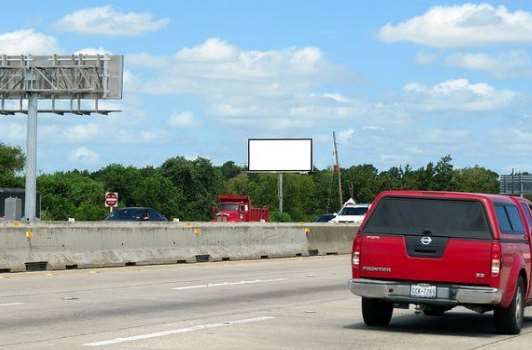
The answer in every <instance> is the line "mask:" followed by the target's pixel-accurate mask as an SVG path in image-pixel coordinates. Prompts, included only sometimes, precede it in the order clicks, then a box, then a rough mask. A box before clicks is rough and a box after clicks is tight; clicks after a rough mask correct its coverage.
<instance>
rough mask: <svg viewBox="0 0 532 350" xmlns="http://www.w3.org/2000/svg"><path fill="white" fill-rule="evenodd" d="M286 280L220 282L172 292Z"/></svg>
mask: <svg viewBox="0 0 532 350" xmlns="http://www.w3.org/2000/svg"><path fill="white" fill-rule="evenodd" d="M285 280H286V278H275V279H270V280H251V281H238V282H220V283H208V284H198V285H194V286H184V287H176V288H172V289H173V290H187V289H198V288H212V287H224V286H239V285H243V284H256V283H269V282H279V281H285Z"/></svg>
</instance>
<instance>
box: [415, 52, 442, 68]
mask: <svg viewBox="0 0 532 350" xmlns="http://www.w3.org/2000/svg"><path fill="white" fill-rule="evenodd" d="M437 58H438V56H437V55H436V54H434V53H431V52H426V51H419V52H418V53H416V55H415V56H414V62H415V63H417V64H420V65H427V64H431V63H434V62H435V61H436V59H437Z"/></svg>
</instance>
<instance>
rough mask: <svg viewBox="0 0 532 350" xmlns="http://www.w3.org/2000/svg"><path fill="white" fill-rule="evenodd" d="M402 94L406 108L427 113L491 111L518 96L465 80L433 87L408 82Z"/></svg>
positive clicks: (447, 82) (511, 92)
mask: <svg viewBox="0 0 532 350" xmlns="http://www.w3.org/2000/svg"><path fill="white" fill-rule="evenodd" d="M404 91H405V93H406V103H407V105H408V106H409V107H413V108H414V109H418V108H419V109H422V110H427V111H453V110H454V111H464V112H477V111H490V110H496V109H499V108H502V107H506V106H508V105H510V104H511V103H512V102H514V101H515V99H516V97H517V94H516V93H515V92H513V91H510V90H496V89H495V88H493V87H492V86H490V85H488V84H485V83H476V84H473V83H470V82H469V81H468V80H467V79H455V80H447V81H444V82H442V83H439V84H436V85H433V86H426V85H423V84H419V83H409V84H406V85H405V86H404Z"/></svg>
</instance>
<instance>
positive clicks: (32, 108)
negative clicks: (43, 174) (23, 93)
mask: <svg viewBox="0 0 532 350" xmlns="http://www.w3.org/2000/svg"><path fill="white" fill-rule="evenodd" d="M37 108H38V96H37V94H36V93H29V96H28V125H27V130H26V132H27V134H26V191H25V192H26V195H25V196H24V214H25V217H26V221H28V222H33V221H35V218H36V211H35V210H36V209H35V208H36V202H37Z"/></svg>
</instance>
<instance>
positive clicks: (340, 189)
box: [333, 131, 344, 209]
mask: <svg viewBox="0 0 532 350" xmlns="http://www.w3.org/2000/svg"><path fill="white" fill-rule="evenodd" d="M333 142H334V156H335V158H336V171H337V173H338V195H339V199H340V209H342V206H343V205H344V200H343V198H342V176H341V174H340V162H339V161H338V146H337V145H336V133H335V132H334V131H333Z"/></svg>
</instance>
